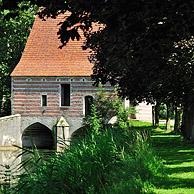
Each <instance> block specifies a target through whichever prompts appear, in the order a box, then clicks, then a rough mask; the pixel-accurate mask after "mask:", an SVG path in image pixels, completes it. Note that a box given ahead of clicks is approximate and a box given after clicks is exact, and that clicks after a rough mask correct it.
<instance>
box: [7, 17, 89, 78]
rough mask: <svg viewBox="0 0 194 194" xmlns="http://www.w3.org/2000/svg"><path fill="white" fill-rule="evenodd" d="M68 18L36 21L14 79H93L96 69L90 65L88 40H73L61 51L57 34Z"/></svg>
mask: <svg viewBox="0 0 194 194" xmlns="http://www.w3.org/2000/svg"><path fill="white" fill-rule="evenodd" d="M65 17H67V15H62V14H61V15H59V16H58V17H57V18H56V19H52V18H48V19H46V21H43V20H42V19H40V18H39V17H38V16H37V17H36V19H35V22H34V24H33V27H32V30H31V33H30V35H29V38H28V40H27V44H26V47H25V49H24V52H23V54H22V57H21V59H20V62H19V63H18V65H17V66H16V68H15V69H14V71H13V72H12V74H11V76H90V75H91V74H92V67H93V65H92V64H91V63H90V62H89V60H88V57H89V51H88V50H83V49H82V45H83V42H84V40H85V38H84V36H83V35H82V34H81V32H80V34H81V39H80V40H79V41H77V40H74V41H72V40H70V41H69V42H68V43H67V44H66V45H65V46H64V47H63V48H62V49H60V48H59V47H60V45H61V42H60V39H59V38H58V35H57V32H58V31H59V28H60V25H59V23H60V22H62V21H64V20H65Z"/></svg>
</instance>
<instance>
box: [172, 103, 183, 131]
mask: <svg viewBox="0 0 194 194" xmlns="http://www.w3.org/2000/svg"><path fill="white" fill-rule="evenodd" d="M181 112H182V109H181V108H180V107H177V106H176V107H175V119H174V131H175V132H179V131H180V126H181Z"/></svg>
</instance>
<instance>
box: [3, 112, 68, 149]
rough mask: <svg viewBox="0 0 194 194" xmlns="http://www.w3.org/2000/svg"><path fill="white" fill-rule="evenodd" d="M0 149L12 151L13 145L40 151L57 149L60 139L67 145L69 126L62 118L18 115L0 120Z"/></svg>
mask: <svg viewBox="0 0 194 194" xmlns="http://www.w3.org/2000/svg"><path fill="white" fill-rule="evenodd" d="M0 133H1V134H2V135H1V136H0V149H3V150H6V149H7V150H12V149H14V146H13V145H17V146H20V147H28V148H30V147H32V146H33V145H35V146H36V147H37V148H42V149H59V148H60V144H59V141H58V140H60V139H63V140H64V141H65V142H66V143H67V144H68V142H69V138H70V130H69V124H68V123H67V121H66V120H65V118H64V117H61V118H60V119H59V120H57V119H56V118H55V117H36V118H34V117H33V118H32V117H22V116H21V115H20V114H16V115H11V116H5V117H2V118H0Z"/></svg>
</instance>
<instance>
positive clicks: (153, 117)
mask: <svg viewBox="0 0 194 194" xmlns="http://www.w3.org/2000/svg"><path fill="white" fill-rule="evenodd" d="M152 126H153V127H155V106H152Z"/></svg>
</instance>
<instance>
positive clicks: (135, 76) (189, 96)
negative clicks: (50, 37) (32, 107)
mask: <svg viewBox="0 0 194 194" xmlns="http://www.w3.org/2000/svg"><path fill="white" fill-rule="evenodd" d="M18 1H19V0H18ZM7 2H13V1H11V0H9V1H6V0H3V4H2V8H5V7H6V6H7V7H9V5H8V3H7ZM31 2H32V3H35V4H38V5H41V6H45V8H44V9H42V11H41V12H39V15H40V16H41V17H45V16H51V17H55V16H56V15H57V14H58V13H61V12H64V11H66V10H68V11H71V13H72V14H71V15H70V16H69V18H68V19H67V20H66V21H65V22H64V23H63V24H62V25H61V28H60V38H61V41H62V43H63V45H65V44H66V42H67V41H68V40H69V39H70V38H75V37H77V38H79V33H78V31H77V29H78V28H81V29H82V30H83V31H84V32H85V35H86V37H87V41H86V43H85V48H91V49H92V50H93V54H92V55H91V57H90V60H91V62H92V63H93V64H94V71H93V78H94V80H95V81H96V83H99V82H101V83H106V82H110V83H111V84H112V85H118V86H119V93H120V95H122V96H125V97H128V98H129V99H130V100H132V101H133V102H137V103H138V102H141V101H143V100H146V101H147V102H150V103H153V102H154V101H155V100H156V101H160V102H163V103H173V104H174V105H175V106H178V105H179V104H182V105H183V106H184V114H183V115H184V117H183V118H184V119H183V130H184V132H185V133H184V134H185V137H187V138H188V139H191V140H192V141H194V122H193V121H192V120H194V111H192V110H193V107H192V106H194V91H193V83H194V82H193V80H194V79H193V61H192V55H193V54H192V49H193V46H190V47H187V45H188V42H190V40H192V37H193V34H194V24H193V22H192V21H193V18H194V4H193V1H191V0H189V1H181V0H163V1H157V0H147V1H144V0H132V1H128V0H102V1H98V0H89V1H84V0H71V1H63V0H54V1H50V2H49V1H47V0H45V1H41V2H40V1H36V0H33V1H31ZM14 6H15V7H16V6H17V3H14V4H11V6H10V7H11V8H12V9H13V7H14ZM93 22H97V23H99V24H100V25H101V26H102V27H101V28H99V30H98V31H92V30H91V29H92V24H93ZM78 23H79V24H80V25H75V24H78ZM69 27H71V28H69ZM69 29H70V30H69ZM182 48H183V49H182ZM189 123H190V124H189Z"/></svg>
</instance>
